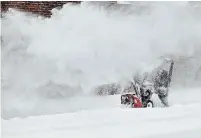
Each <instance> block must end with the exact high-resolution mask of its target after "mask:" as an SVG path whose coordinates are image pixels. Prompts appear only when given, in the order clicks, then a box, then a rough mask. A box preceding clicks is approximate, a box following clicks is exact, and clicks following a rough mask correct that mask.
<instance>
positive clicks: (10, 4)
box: [1, 1, 80, 17]
mask: <svg viewBox="0 0 201 138" xmlns="http://www.w3.org/2000/svg"><path fill="white" fill-rule="evenodd" d="M66 3H73V4H79V3H80V1H2V2H1V12H5V11H7V10H8V9H9V8H16V9H18V10H21V11H26V12H32V13H34V14H38V15H42V16H45V17H50V16H51V10H52V9H53V8H56V7H62V6H63V5H64V4H66Z"/></svg>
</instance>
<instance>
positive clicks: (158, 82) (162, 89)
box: [154, 60, 174, 107]
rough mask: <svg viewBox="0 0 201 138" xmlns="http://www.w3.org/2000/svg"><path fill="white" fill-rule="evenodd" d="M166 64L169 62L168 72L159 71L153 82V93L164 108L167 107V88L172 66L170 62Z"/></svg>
mask: <svg viewBox="0 0 201 138" xmlns="http://www.w3.org/2000/svg"><path fill="white" fill-rule="evenodd" d="M166 61H167V62H171V64H170V68H169V72H168V71H167V70H165V69H160V70H159V71H158V73H157V75H156V77H155V80H154V87H155V93H156V94H158V97H159V99H160V100H161V102H162V104H163V105H164V106H165V107H168V106H169V103H168V93H169V86H170V82H171V77H172V71H173V64H174V62H173V61H172V60H166Z"/></svg>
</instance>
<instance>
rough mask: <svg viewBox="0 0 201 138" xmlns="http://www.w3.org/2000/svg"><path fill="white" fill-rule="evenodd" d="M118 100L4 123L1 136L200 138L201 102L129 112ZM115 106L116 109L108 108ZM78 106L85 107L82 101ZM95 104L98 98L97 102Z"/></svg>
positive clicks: (116, 98) (27, 137)
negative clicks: (78, 109)
mask: <svg viewBox="0 0 201 138" xmlns="http://www.w3.org/2000/svg"><path fill="white" fill-rule="evenodd" d="M198 91H199V93H200V92H201V91H200V90H198ZM194 94H195V93H194ZM119 99H120V96H119V95H117V96H109V98H108V97H107V100H108V101H110V104H108V107H104V105H103V106H102V108H100V107H97V109H95V108H94V109H90V110H89V109H88V110H80V111H77V112H71V113H64V114H53V115H41V116H33V117H28V118H26V119H20V118H14V119H11V120H2V126H3V127H2V136H3V138H58V137H61V138H63V137H70V138H83V137H84V138H85V137H86V138H103V137H105V138H110V137H115V138H122V137H126V138H161V137H163V138H169V137H171V138H200V137H201V100H200V101H191V103H189V104H180V105H172V106H171V107H169V108H160V107H158V108H153V109H151V108H146V109H128V108H123V107H121V106H120V105H119V102H120V101H119ZM181 99H182V96H181ZM188 99H189V101H190V100H193V99H191V98H188ZM186 100H187V99H186ZM85 102H86V101H85ZM103 103H104V102H103ZM112 103H113V106H114V107H111V106H109V105H111V104H112ZM79 104H85V105H86V103H81V102H79ZM95 105H96V99H94V106H95ZM72 106H73V105H72ZM115 106H116V107H115Z"/></svg>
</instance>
